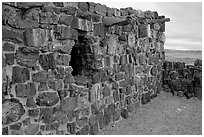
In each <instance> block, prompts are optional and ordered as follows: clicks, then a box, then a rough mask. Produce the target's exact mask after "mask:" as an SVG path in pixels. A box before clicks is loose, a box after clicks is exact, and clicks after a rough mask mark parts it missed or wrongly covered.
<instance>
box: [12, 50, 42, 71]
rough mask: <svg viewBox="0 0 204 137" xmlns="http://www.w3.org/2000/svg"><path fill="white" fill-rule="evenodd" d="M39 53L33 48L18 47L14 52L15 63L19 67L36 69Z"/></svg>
mask: <svg viewBox="0 0 204 137" xmlns="http://www.w3.org/2000/svg"><path fill="white" fill-rule="evenodd" d="M38 59H39V51H38V49H36V48H33V47H19V48H18V50H17V52H16V61H17V63H18V64H20V65H21V66H26V67H31V68H32V67H36V66H37V60H38Z"/></svg>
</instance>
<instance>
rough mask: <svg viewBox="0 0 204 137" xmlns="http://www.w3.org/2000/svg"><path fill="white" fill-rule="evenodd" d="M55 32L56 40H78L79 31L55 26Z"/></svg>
mask: <svg viewBox="0 0 204 137" xmlns="http://www.w3.org/2000/svg"><path fill="white" fill-rule="evenodd" d="M54 32H55V38H56V39H59V40H65V39H72V40H77V39H78V32H77V30H74V29H72V28H71V27H67V26H55V27H54Z"/></svg>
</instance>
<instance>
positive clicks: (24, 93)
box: [15, 83, 36, 98]
mask: <svg viewBox="0 0 204 137" xmlns="http://www.w3.org/2000/svg"><path fill="white" fill-rule="evenodd" d="M15 90H16V96H17V97H25V98H32V97H33V96H34V95H35V94H36V87H35V84H34V83H27V84H18V85H16V88H15Z"/></svg>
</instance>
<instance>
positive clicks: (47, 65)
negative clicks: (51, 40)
mask: <svg viewBox="0 0 204 137" xmlns="http://www.w3.org/2000/svg"><path fill="white" fill-rule="evenodd" d="M39 63H40V65H41V66H42V68H43V69H44V70H48V69H52V70H53V69H54V68H55V58H54V54H53V53H50V54H41V55H40V57H39Z"/></svg>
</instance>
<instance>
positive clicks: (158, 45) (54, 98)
mask: <svg viewBox="0 0 204 137" xmlns="http://www.w3.org/2000/svg"><path fill="white" fill-rule="evenodd" d="M163 18H165V17H164V16H159V15H158V13H157V12H151V11H144V12H142V11H140V10H134V9H132V8H131V7H128V8H121V9H116V8H109V7H106V6H105V5H102V4H99V3H93V2H31V3H27V2H3V3H2V25H3V26H2V40H3V41H2V49H3V52H2V67H3V68H2V70H3V71H2V74H3V75H2V76H3V77H2V100H3V105H4V107H3V108H4V110H3V123H7V124H9V125H6V124H3V128H2V129H3V132H4V134H13V135H21V134H28V135H29V134H30V135H36V134H37V135H41V134H43V135H45V134H46V135H53V134H59V135H68V134H80V135H83V134H97V132H98V131H99V130H100V129H103V128H105V127H106V126H108V125H110V124H115V123H116V122H118V121H120V120H121V119H127V118H128V117H129V115H130V114H131V113H132V112H133V111H134V110H135V109H136V108H137V107H136V106H137V105H135V102H138V103H137V104H139V105H140V104H141V105H142V104H146V103H148V104H149V102H150V101H151V99H154V98H155V97H157V94H159V93H160V92H161V91H162V85H167V86H166V87H165V91H169V92H170V91H172V92H173V93H175V95H179V96H182V95H185V96H187V97H188V98H190V97H191V96H194V95H195V96H196V97H198V98H201V91H202V90H201V89H202V87H201V83H202V78H201V73H202V72H201V65H200V64H201V63H200V61H197V63H196V62H195V67H196V68H194V67H190V68H191V69H189V68H186V67H185V64H183V63H163V61H164V59H165V53H164V43H165V40H166V38H165V34H164V31H165V22H159V21H160V20H157V19H163ZM155 19H156V20H155ZM148 21H153V22H154V21H155V23H148ZM163 69H164V70H165V71H163ZM171 70H173V72H169V71H171ZM189 71H191V72H189ZM174 72H175V73H174ZM178 79H179V80H178ZM177 90H178V91H181V92H182V93H183V94H177V93H178V92H175V91H177ZM13 99H14V100H15V99H16V100H19V101H16V102H15V101H14V102H12V101H11V100H13ZM4 101H5V102H7V103H4ZM8 102H10V104H9V103H8ZM11 102H12V103H13V104H12V103H11ZM21 102H22V105H21ZM8 104H9V105H8ZM5 105H6V106H9V107H8V108H11V110H12V109H13V106H18V107H16V108H15V109H14V110H15V114H13V113H14V112H13V111H11V112H10V110H7V109H6V107H5ZM6 111H8V112H6ZM4 112H5V113H4ZM10 113H12V114H10ZM22 115H23V116H22ZM21 116H22V119H21ZM19 123H22V126H19V125H20V124H19ZM64 126H65V127H64ZM6 127H8V128H7V129H8V131H7V129H6ZM66 128H67V129H66Z"/></svg>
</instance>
